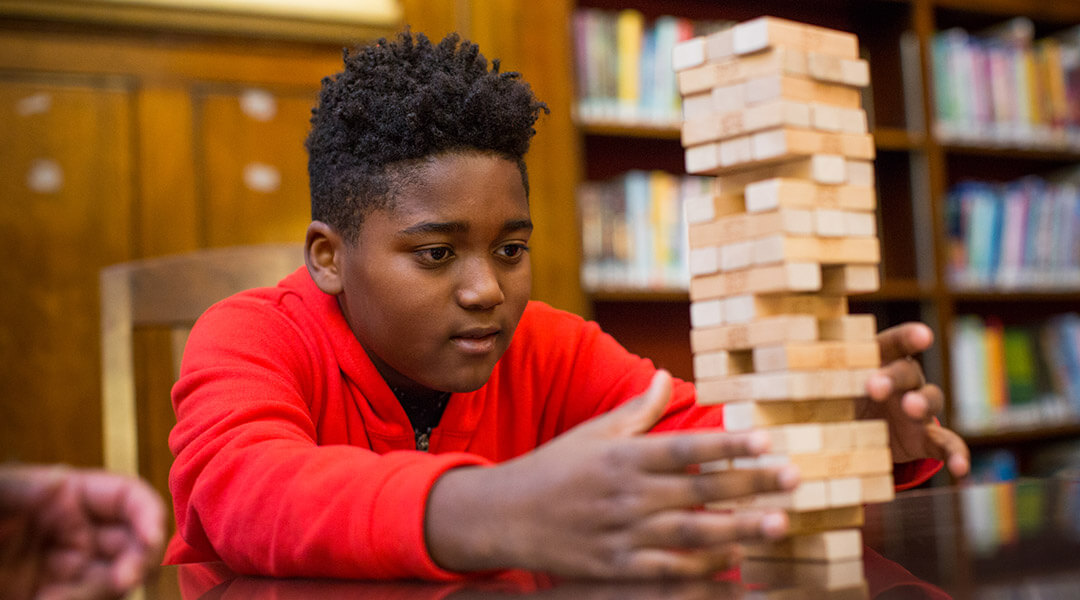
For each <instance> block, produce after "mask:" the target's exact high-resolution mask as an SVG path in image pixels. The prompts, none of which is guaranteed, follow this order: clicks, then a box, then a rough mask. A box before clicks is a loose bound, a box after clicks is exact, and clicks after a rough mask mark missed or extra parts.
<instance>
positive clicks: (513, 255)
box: [497, 244, 529, 259]
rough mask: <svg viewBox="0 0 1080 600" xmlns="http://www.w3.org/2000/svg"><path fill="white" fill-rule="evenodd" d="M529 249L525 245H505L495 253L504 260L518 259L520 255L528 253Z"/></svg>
mask: <svg viewBox="0 0 1080 600" xmlns="http://www.w3.org/2000/svg"><path fill="white" fill-rule="evenodd" d="M528 251H529V247H528V246H526V245H525V244H506V245H504V246H500V247H499V249H498V250H497V252H498V253H499V254H501V255H502V256H503V257H504V258H510V259H519V258H521V255H522V254H524V253H526V252H528Z"/></svg>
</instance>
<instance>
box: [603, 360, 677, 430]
mask: <svg viewBox="0 0 1080 600" xmlns="http://www.w3.org/2000/svg"><path fill="white" fill-rule="evenodd" d="M671 389H672V386H671V373H668V372H667V371H666V370H664V369H660V370H658V371H657V372H656V374H654V375H653V378H652V381H651V382H650V383H649V387H648V389H646V390H645V391H644V392H642V393H641V394H640V395H638V396H635V397H634V398H632V399H630V400H628V401H627V402H625V403H624V404H623V405H622V406H619V407H618V408H616V409H615V410H613V411H611V412H610V413H608V417H609V420H608V425H609V427H610V429H608V433H610V434H613V435H637V434H641V433H645V432H646V431H648V430H650V429H652V427H653V425H656V423H657V421H659V420H660V417H662V416H664V411H665V410H666V409H667V406H668V403H669V402H671Z"/></svg>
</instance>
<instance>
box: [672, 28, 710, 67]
mask: <svg viewBox="0 0 1080 600" xmlns="http://www.w3.org/2000/svg"><path fill="white" fill-rule="evenodd" d="M703 64H705V38H704V37H703V36H698V37H694V38H690V39H688V40H684V41H682V42H679V43H677V44H675V47H674V48H672V51H671V67H672V69H673V70H674V71H676V72H679V71H683V70H686V69H689V68H691V67H697V66H699V65H703Z"/></svg>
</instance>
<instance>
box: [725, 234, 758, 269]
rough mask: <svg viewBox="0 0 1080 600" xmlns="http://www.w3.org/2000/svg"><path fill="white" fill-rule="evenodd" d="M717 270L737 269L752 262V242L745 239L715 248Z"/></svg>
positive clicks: (743, 267)
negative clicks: (717, 258)
mask: <svg viewBox="0 0 1080 600" xmlns="http://www.w3.org/2000/svg"><path fill="white" fill-rule="evenodd" d="M717 255H718V256H719V260H718V261H717V265H716V266H717V270H719V271H737V270H739V269H746V268H748V267H750V266H752V265H753V264H754V242H753V241H751V240H745V241H742V242H735V243H734V244H724V245H723V246H720V247H719V248H717Z"/></svg>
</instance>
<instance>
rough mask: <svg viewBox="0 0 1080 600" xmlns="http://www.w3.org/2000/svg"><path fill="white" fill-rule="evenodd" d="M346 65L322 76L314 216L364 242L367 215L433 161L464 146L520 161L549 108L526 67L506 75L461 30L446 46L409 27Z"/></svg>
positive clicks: (310, 146) (311, 137)
mask: <svg viewBox="0 0 1080 600" xmlns="http://www.w3.org/2000/svg"><path fill="white" fill-rule="evenodd" d="M344 61H345V70H344V71H342V72H341V73H338V74H337V75H335V76H333V77H326V78H324V79H323V80H322V91H321V92H320V94H319V103H318V106H316V107H315V108H314V109H312V111H311V114H312V116H311V131H310V133H309V134H308V138H307V142H306V144H305V145H306V147H307V151H308V175H309V177H310V183H311V218H312V219H313V220H316V221H322V222H324V223H326V224H328V225H330V226H331V227H333V228H334V229H335V230H336V231H337V232H338V233H340V234H341V235H342V236H343V237H344V238H345V239H346V240H347V241H349V242H351V243H355V241H356V236H357V235H358V232H359V228H360V225H361V224H362V223H363V220H364V217H365V216H366V215H367V214H369V213H370V212H371V211H372V210H374V209H376V208H387V207H390V206H391V203H392V202H393V199H394V193H395V191H396V190H397V189H398V188H399V187H400V186H401V185H403V184H405V183H407V182H408V181H409V180H410V176H412V175H414V174H415V170H414V169H412V168H410V167H413V166H418V165H419V164H421V163H422V162H423V161H424V159H425V158H429V157H432V156H436V155H439V154H443V153H446V152H457V151H477V152H486V153H493V154H495V155H497V156H501V157H504V158H506V159H508V160H511V161H514V162H516V163H517V165H518V168H519V169H520V171H521V178H522V183H523V184H524V186H525V191H526V194H528V189H529V185H528V175H527V173H526V169H525V152H526V151H527V150H528V149H529V142H530V140H531V139H532V137H533V135H534V134H535V133H536V130H535V129H534V128H533V125H534V124H535V123H536V120H537V119H538V118H539V116H540V111H541V110H543V111H545V112H548V108H547V105H546V104H544V103H543V102H540V101H539V100H537V98H536V96H534V95H533V92H532V89H531V88H530V87H529V84H528V83H526V82H525V81H523V80H522V79H521V75H520V74H519V73H516V72H506V73H500V72H499V61H498V60H492V61H491V69H490V70H489V69H488V61H487V59H485V58H484V56H483V55H482V54H480V49H479V47H478V46H477V45H476V44H473V43H471V42H468V41H462V40H461V38H460V37H459V36H458V35H457V34H456V33H452V34H450V35H448V36H447V37H446V38H444V39H443V40H442V41H441V42H440V43H439V44H438V45H435V44H432V43H431V41H430V40H428V38H427V37H426V36H424V34H422V33H417V34H416V35H415V37H414V36H413V35H412V33H411V32H410V31H409V30H405V31H404V32H402V33H400V34H399V35H398V36H397V38H396V39H395V40H394V41H387V40H386V39H385V38H383V39H380V40H379V41H378V42H376V43H374V44H372V45H369V46H365V47H362V48H359V49H357V50H356V51H354V52H352V53H350V52H349V51H348V50H346V51H345V52H344Z"/></svg>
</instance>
